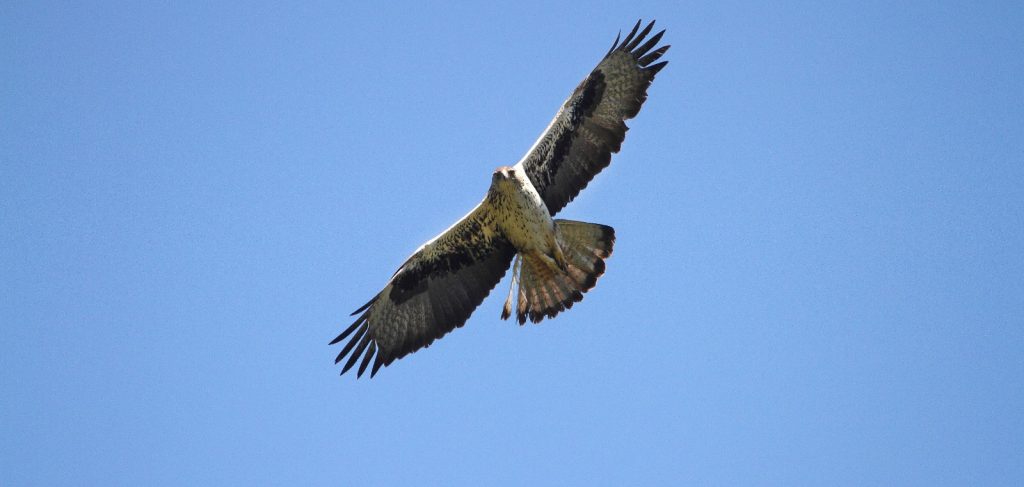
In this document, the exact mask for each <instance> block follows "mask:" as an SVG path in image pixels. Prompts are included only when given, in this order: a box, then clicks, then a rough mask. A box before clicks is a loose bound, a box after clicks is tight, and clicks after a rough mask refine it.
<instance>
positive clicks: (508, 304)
mask: <svg viewBox="0 0 1024 487" xmlns="http://www.w3.org/2000/svg"><path fill="white" fill-rule="evenodd" d="M522 267H523V262H522V259H521V258H520V256H519V254H516V260H515V261H513V262H512V285H511V286H510V287H509V289H508V298H506V299H505V306H504V307H503V308H501V319H503V320H507V319H508V317H509V316H512V295H513V294H515V290H516V283H518V282H519V271H520V269H522Z"/></svg>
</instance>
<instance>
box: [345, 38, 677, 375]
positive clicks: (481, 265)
mask: <svg viewBox="0 0 1024 487" xmlns="http://www.w3.org/2000/svg"><path fill="white" fill-rule="evenodd" d="M640 25H641V22H640V21H637V23H636V25H635V26H634V27H633V30H632V31H631V32H630V33H629V35H627V36H626V37H625V38H624V39H622V41H621V42H619V36H616V38H615V42H614V43H613V44H612V47H611V49H609V51H608V53H607V54H606V55H605V56H604V58H603V59H601V62H599V63H598V64H597V67H595V68H594V70H593V71H591V72H590V74H589V75H588V76H587V77H586V78H585V79H584V80H583V81H582V82H581V83H580V84H579V86H577V87H576V89H575V90H573V92H572V95H570V96H569V99H567V100H566V101H565V102H564V103H563V104H562V107H561V109H560V110H559V111H558V113H557V114H556V115H555V118H554V119H553V120H552V121H551V123H550V124H549V125H548V127H547V129H545V130H544V133H542V134H541V136H540V138H538V139H537V141H536V142H535V143H534V144H533V147H531V148H530V150H529V151H527V153H526V155H525V156H523V158H522V159H521V160H520V161H519V162H518V163H516V164H515V165H514V166H511V167H509V166H502V167H499V168H498V169H496V170H495V171H494V173H493V175H492V178H491V185H490V188H488V190H487V194H486V195H485V196H484V199H483V201H481V202H480V204H478V205H477V206H476V208H473V209H472V210H471V211H470V212H469V213H468V214H467V215H466V216H464V217H462V219H461V220H459V221H457V222H455V224H454V225H452V226H451V227H449V228H448V229H447V230H445V231H444V232H442V233H441V234H440V235H438V236H436V237H434V238H433V239H431V240H430V241H428V242H427V243H425V244H423V245H422V246H420V248H419V249H417V250H416V252H414V253H413V254H412V256H410V257H409V258H408V260H406V261H405V263H404V264H402V265H401V267H399V268H398V270H397V271H396V272H395V273H394V275H392V276H391V279H390V280H388V282H387V285H385V286H384V289H383V290H381V291H380V292H379V293H377V295H376V296H374V297H373V299H370V301H369V302H368V303H366V304H365V305H363V306H362V307H360V308H359V309H357V310H356V311H355V312H354V313H352V315H353V316H354V315H357V314H358V315H359V317H358V318H357V319H356V321H355V323H352V325H351V326H349V327H348V328H347V329H346V330H345V331H343V332H342V333H341V334H340V335H338V337H337V338H335V339H334V340H333V341H331V345H334V344H336V343H339V342H341V341H343V340H345V339H346V338H347V339H348V342H347V343H346V344H345V346H344V348H342V350H341V353H339V354H338V358H337V359H336V360H335V363H338V362H341V361H342V360H344V359H345V357H346V356H348V357H349V358H348V360H347V362H346V363H345V365H344V367H343V369H342V371H341V373H342V374H344V373H345V372H347V371H348V370H349V369H351V368H352V367H353V366H354V365H355V364H356V363H357V362H359V363H360V365H359V369H358V373H357V377H361V376H362V375H363V372H365V371H366V369H367V367H368V366H369V364H370V362H371V361H372V362H373V368H372V369H371V372H370V376H371V377H372V376H374V375H376V374H377V371H378V370H379V369H380V368H381V367H382V366H384V367H386V366H388V365H390V364H391V363H392V362H394V361H395V360H396V359H400V358H402V357H404V356H406V355H408V354H410V353H412V352H415V351H416V350H419V349H421V348H423V347H427V346H429V345H430V344H431V343H433V341H434V340H436V339H438V338H441V337H442V336H444V335H445V334H447V333H448V332H450V331H452V330H454V329H455V328H458V327H461V326H462V325H463V324H465V322H466V320H467V319H468V318H469V315H470V314H472V313H473V310H474V309H476V307H477V306H479V305H480V303H481V302H483V300H484V298H485V297H487V295H488V294H490V292H491V290H492V289H494V287H495V286H496V285H497V284H498V282H499V281H501V278H502V277H503V276H504V275H505V272H506V271H507V270H508V268H509V264H512V287H511V289H510V290H509V294H508V298H507V299H506V301H505V305H504V308H503V310H502V313H501V318H502V319H507V318H509V317H510V316H511V315H512V298H513V296H516V297H517V301H516V307H515V314H516V319H517V320H518V321H519V323H520V324H524V323H525V322H526V320H527V319H529V320H530V321H532V322H534V323H538V322H540V321H541V320H542V319H543V318H545V317H547V318H553V317H554V316H555V315H557V314H558V313H559V312H560V311H564V310H565V309H568V308H571V307H572V305H573V303H576V302H579V301H580V300H582V299H583V293H585V292H587V291H589V290H590V289H592V288H593V287H594V285H595V284H596V282H597V278H598V277H600V276H601V275H602V274H604V270H605V262H604V260H605V259H606V258H607V257H608V256H609V255H611V252H612V244H613V243H614V241H615V232H614V230H612V228H611V227H609V226H605V225H599V224H594V223H584V222H578V221H570V220H559V219H552V217H553V216H554V215H555V214H556V213H558V211H559V210H561V209H562V208H563V207H565V205H566V204H567V203H569V202H570V201H572V199H573V198H575V197H576V195H577V194H579V192H580V191H581V190H582V189H583V188H585V187H586V186H587V183H589V182H590V180H591V179H593V178H594V176H595V175H597V173H598V172H600V171H601V170H602V169H604V168H605V167H607V166H608V164H609V163H610V162H611V155H612V153H615V152H618V151H619V148H620V146H621V145H622V141H623V139H624V138H625V136H626V130H627V127H626V124H625V120H627V119H630V118H633V117H635V116H636V114H637V113H638V112H639V111H640V106H641V105H642V104H643V103H644V101H645V100H646V99H647V88H648V87H649V86H650V84H651V82H652V81H653V80H654V76H655V75H656V74H658V72H659V71H661V69H662V68H664V67H665V65H666V64H667V63H668V62H667V61H662V62H659V63H656V64H652V63H654V62H655V61H657V60H658V59H659V58H660V57H661V56H662V55H663V54H665V51H667V50H668V48H669V46H667V45H665V46H662V47H658V48H655V46H656V45H657V44H658V42H659V41H660V40H661V37H662V35H663V34H664V33H665V31H664V30H662V31H661V32H658V33H657V34H655V35H653V36H652V37H650V38H649V39H648V38H647V35H648V34H650V32H651V29H652V28H653V27H654V22H653V21H652V22H651V23H650V24H648V25H647V26H646V27H644V28H643V29H640ZM645 39H646V42H645ZM513 260H514V262H513ZM360 358H362V360H361V361H360Z"/></svg>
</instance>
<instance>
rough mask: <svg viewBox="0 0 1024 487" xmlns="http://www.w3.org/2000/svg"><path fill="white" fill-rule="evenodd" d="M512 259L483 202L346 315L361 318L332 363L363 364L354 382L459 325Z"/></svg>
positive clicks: (342, 337)
mask: <svg viewBox="0 0 1024 487" xmlns="http://www.w3.org/2000/svg"><path fill="white" fill-rule="evenodd" d="M513 255H515V248H514V247H513V246H512V244H510V243H509V242H508V241H507V240H505V238H504V237H502V236H501V235H499V234H498V233H496V228H495V226H494V224H493V218H492V216H491V210H490V207H489V206H488V205H487V203H486V201H484V202H483V203H481V204H480V205H478V206H477V207H476V208H475V209H474V210H473V211H471V212H469V214H467V215H466V216H465V217H463V218H462V219H461V220H459V221H458V222H457V223H456V224H455V225H452V226H451V228H449V229H448V230H445V231H444V232H443V233H442V234H440V235H438V236H437V237H435V238H434V239H433V240H431V241H429V242H427V243H426V244H424V245H423V246H422V247H420V249H419V250H417V251H416V252H415V253H413V255H412V256H411V257H409V259H408V260H406V261H405V263H404V264H402V266H401V267H399V268H398V271H396V272H395V275H394V276H392V277H391V280H390V281H388V284H387V286H385V287H384V289H383V290H382V291H381V292H380V293H378V294H377V295H376V296H374V297H373V299H371V300H370V302H368V303H366V304H365V305H364V306H363V307H361V308H359V309H357V310H356V311H355V313H352V314H353V315H355V314H358V313H361V314H359V318H358V319H356V321H355V323H353V324H352V325H351V326H349V327H348V328H347V329H346V330H345V331H344V332H342V334H341V335H338V337H337V338H335V339H334V340H333V341H332V342H331V345H333V344H335V343H338V342H340V341H342V340H345V339H346V338H349V340H348V343H346V344H345V347H344V348H343V349H342V350H341V353H339V354H338V358H337V359H336V360H335V363H338V362H340V361H341V360H342V359H344V358H345V356H346V355H350V352H351V355H350V356H349V359H348V361H347V362H346V363H345V366H344V368H343V369H342V371H341V373H342V374H344V373H345V372H347V371H348V370H349V369H351V368H352V366H354V365H355V364H356V362H357V361H358V360H359V358H360V357H362V362H361V363H360V365H359V370H358V374H357V375H358V376H362V375H363V372H365V371H366V368H367V366H368V365H369V364H370V360H371V359H373V369H372V370H371V372H370V376H371V377H372V376H373V375H375V374H376V373H377V371H378V370H379V369H380V367H381V366H387V365H390V364H391V362H394V361H395V360H396V359H399V358H402V357H404V356H406V355H408V354H410V353H412V352H415V351H416V350H419V349H421V348H423V347H426V346H429V345H430V344H431V343H432V342H433V341H434V340H436V339H438V338H441V337H442V336H444V335H445V334H447V333H448V332H450V331H452V330H454V329H455V328H458V327H460V326H462V325H463V324H465V323H466V320H467V319H468V318H469V315H471V314H472V313H473V310H474V309H476V307H477V306H479V305H480V303H481V302H483V300H484V298H486V297H487V295H488V294H489V293H490V292H491V290H492V289H493V288H494V286H495V285H497V284H498V281H500V280H501V278H502V276H504V275H505V271H506V270H507V269H508V266H509V263H510V262H511V261H512V256H513ZM375 357H376V358H375Z"/></svg>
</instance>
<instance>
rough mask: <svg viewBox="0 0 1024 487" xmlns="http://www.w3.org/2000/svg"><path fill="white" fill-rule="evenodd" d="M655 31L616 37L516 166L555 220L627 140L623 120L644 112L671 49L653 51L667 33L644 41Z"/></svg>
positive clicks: (648, 29) (646, 30) (647, 28)
mask: <svg viewBox="0 0 1024 487" xmlns="http://www.w3.org/2000/svg"><path fill="white" fill-rule="evenodd" d="M653 27H654V22H653V21H652V22H651V23H650V24H648V25H647V27H645V28H644V29H643V30H642V31H640V32H639V33H638V32H637V30H638V29H639V28H640V22H639V21H637V23H636V26H635V27H633V31H632V32H630V33H629V35H628V36H626V38H625V39H623V40H622V42H621V43H619V38H618V37H616V38H615V43H614V44H612V48H611V49H610V50H609V51H608V54H606V55H605V57H604V59H602V60H601V62H600V63H598V65H597V67H596V68H594V70H593V71H591V73H590V75H589V76H587V78H586V79H584V80H583V82H582V83H580V85H579V86H577V87H576V89H575V90H574V91H573V92H572V95H571V96H569V99H568V100H566V101H565V103H563V104H562V108H561V109H560V110H559V111H558V113H557V114H556V115H555V118H554V120H552V121H551V123H550V124H549V125H548V128H547V129H546V130H545V131H544V133H543V134H541V136H540V138H539V139H537V142H535V143H534V144H533V147H531V148H530V150H529V152H527V153H526V155H525V156H524V157H523V159H522V160H520V161H519V163H518V164H517V165H518V166H521V167H523V168H524V169H525V171H526V174H527V175H529V177H530V181H531V182H532V183H533V186H534V188H536V189H537V192H538V193H540V195H541V198H543V199H544V203H545V204H546V205H547V207H548V211H550V212H551V215H552V216H554V214H555V213H557V212H558V211H559V210H561V209H562V208H563V207H565V205H566V204H567V203H569V202H570V201H572V199H573V198H575V197H576V195H577V194H579V192H580V191H581V190H582V189H583V188H585V187H586V186H587V183H589V182H590V180H591V179H593V178H594V176H595V175H597V173H598V172H600V171H601V170H602V169H604V168H605V167H607V166H608V164H609V163H610V162H611V155H612V153H614V152H618V151H619V148H620V147H621V145H622V140H623V139H624V138H625V137H626V130H628V127H626V124H625V120H627V119H630V118H633V117H635V116H636V114H637V113H638V112H639V111H640V106H641V105H642V104H643V103H644V100H646V99H647V87H648V86H650V85H651V81H653V80H654V75H656V74H658V71H661V69H662V68H664V67H665V65H666V64H668V61H662V62H660V63H657V64H651V63H653V62H654V61H657V60H658V58H660V57H661V56H662V54H665V51H667V50H668V48H669V46H667V45H666V46H662V47H659V48H657V49H654V46H656V45H657V44H658V41H660V40H661V36H662V34H664V33H665V31H664V30H663V31H661V32H658V33H657V34H655V35H654V36H653V37H651V38H650V39H649V40H647V42H644V38H645V37H647V34H649V33H650V32H651V28H653ZM642 42H643V44H641V43H642ZM652 49H653V50H652Z"/></svg>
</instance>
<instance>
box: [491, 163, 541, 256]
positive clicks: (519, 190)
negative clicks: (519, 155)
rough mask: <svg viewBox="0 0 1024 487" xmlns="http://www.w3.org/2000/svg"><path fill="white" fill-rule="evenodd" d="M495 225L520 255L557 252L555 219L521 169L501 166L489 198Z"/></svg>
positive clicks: (496, 172) (496, 173)
mask: <svg viewBox="0 0 1024 487" xmlns="http://www.w3.org/2000/svg"><path fill="white" fill-rule="evenodd" d="M485 203H486V204H485V208H486V211H488V212H490V213H492V214H493V215H494V224H495V226H496V228H497V229H498V230H499V231H500V232H501V234H502V235H504V236H505V238H506V239H508V241H509V243H511V244H512V246H513V247H515V249H516V252H519V253H520V254H536V253H539V254H542V255H548V256H552V257H553V256H554V255H555V252H556V250H555V222H554V220H553V219H552V218H551V213H550V212H549V211H548V207H547V205H545V204H544V200H542V199H541V197H540V193H538V192H537V189H536V188H534V187H533V183H532V182H530V178H528V177H527V176H526V173H525V172H523V171H522V170H521V169H520V170H519V171H516V170H515V168H509V167H500V168H498V170H497V171H494V179H493V181H492V183H491V187H490V189H488V190H487V197H486V199H485Z"/></svg>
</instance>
